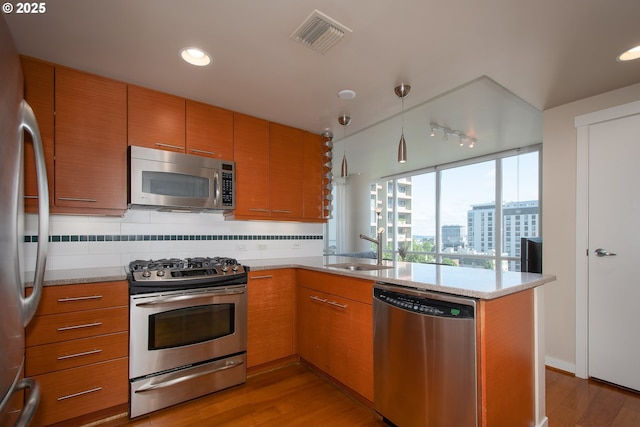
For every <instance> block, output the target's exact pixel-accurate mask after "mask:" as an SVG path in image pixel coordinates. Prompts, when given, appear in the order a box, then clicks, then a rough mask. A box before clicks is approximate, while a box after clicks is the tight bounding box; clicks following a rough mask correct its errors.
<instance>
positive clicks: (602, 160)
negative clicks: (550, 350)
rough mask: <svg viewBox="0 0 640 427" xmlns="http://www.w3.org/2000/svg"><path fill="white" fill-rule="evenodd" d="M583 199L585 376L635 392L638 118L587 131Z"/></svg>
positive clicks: (639, 315)
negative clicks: (585, 196)
mask: <svg viewBox="0 0 640 427" xmlns="http://www.w3.org/2000/svg"><path fill="white" fill-rule="evenodd" d="M588 197H589V200H588V204H589V237H588V239H589V257H588V260H589V270H588V274H589V285H588V301H589V303H588V304H589V316H588V317H589V324H588V330H589V336H588V340H589V341H588V347H589V352H588V369H589V376H590V377H595V378H599V379H601V380H605V381H609V382H612V383H614V384H618V385H621V386H624V387H628V388H631V389H635V390H639V391H640V275H639V274H638V272H639V271H640V115H634V116H630V117H624V118H619V119H615V120H610V121H605V122H602V123H598V124H594V125H591V126H590V127H589V195H588ZM597 250H600V251H599V252H600V255H598V254H597V253H596V251H597Z"/></svg>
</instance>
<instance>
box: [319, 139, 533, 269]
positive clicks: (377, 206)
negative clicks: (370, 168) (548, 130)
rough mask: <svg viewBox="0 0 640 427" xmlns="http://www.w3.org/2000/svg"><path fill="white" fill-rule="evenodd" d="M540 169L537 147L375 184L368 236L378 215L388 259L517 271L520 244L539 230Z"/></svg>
mask: <svg viewBox="0 0 640 427" xmlns="http://www.w3.org/2000/svg"><path fill="white" fill-rule="evenodd" d="M540 163H541V145H536V146H532V147H527V148H521V149H517V150H510V151H506V152H502V153H497V154H494V155H489V156H483V157H481V158H476V159H470V160H466V161H461V162H456V163H452V164H447V165H440V166H436V167H432V168H427V169H422V170H419V171H414V172H409V173H407V174H403V175H398V176H393V177H387V178H385V179H381V180H379V181H376V182H373V183H371V185H370V187H369V192H370V194H369V196H370V197H369V201H370V211H371V215H370V232H371V235H375V232H376V229H377V228H378V226H379V225H378V213H379V214H380V223H381V224H380V226H383V227H384V228H385V237H384V241H385V247H384V248H383V249H384V251H383V257H384V258H385V259H392V260H399V261H407V262H420V263H440V264H448V265H455V266H465V267H474V268H485V269H496V268H500V269H503V270H511V271H520V239H521V238H522V237H538V236H540V231H541V217H540V207H541V206H540V200H541V197H540V191H541V185H540V176H541V174H540V169H541V165H540ZM338 199H339V197H338ZM334 200H335V199H334ZM338 222H339V221H338ZM335 223H336V222H335V221H330V222H329V223H328V224H327V235H328V236H330V235H331V232H330V229H331V228H332V227H335ZM331 240H332V243H333V244H335V240H334V239H331ZM375 249H376V248H375V247H373V245H372V246H371V250H374V251H375Z"/></svg>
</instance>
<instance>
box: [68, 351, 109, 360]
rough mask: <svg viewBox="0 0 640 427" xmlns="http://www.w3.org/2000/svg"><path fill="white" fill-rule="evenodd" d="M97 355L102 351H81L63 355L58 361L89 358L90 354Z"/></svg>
mask: <svg viewBox="0 0 640 427" xmlns="http://www.w3.org/2000/svg"><path fill="white" fill-rule="evenodd" d="M98 353H102V349H97V350H91V351H83V352H82V353H74V354H65V355H64V356H58V360H67V359H73V358H74V357H80V356H89V355H91V354H98Z"/></svg>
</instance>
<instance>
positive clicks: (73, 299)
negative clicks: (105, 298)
mask: <svg viewBox="0 0 640 427" xmlns="http://www.w3.org/2000/svg"><path fill="white" fill-rule="evenodd" d="M101 298H102V295H91V296H86V297H69V298H58V302H73V301H87V300H94V299H101Z"/></svg>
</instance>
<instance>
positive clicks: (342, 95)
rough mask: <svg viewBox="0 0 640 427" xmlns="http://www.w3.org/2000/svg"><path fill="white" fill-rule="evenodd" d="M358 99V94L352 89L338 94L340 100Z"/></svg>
mask: <svg viewBox="0 0 640 427" xmlns="http://www.w3.org/2000/svg"><path fill="white" fill-rule="evenodd" d="M355 97H356V92H355V91H353V90H351V89H343V90H341V91H340V92H338V98H340V99H353V98H355Z"/></svg>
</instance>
